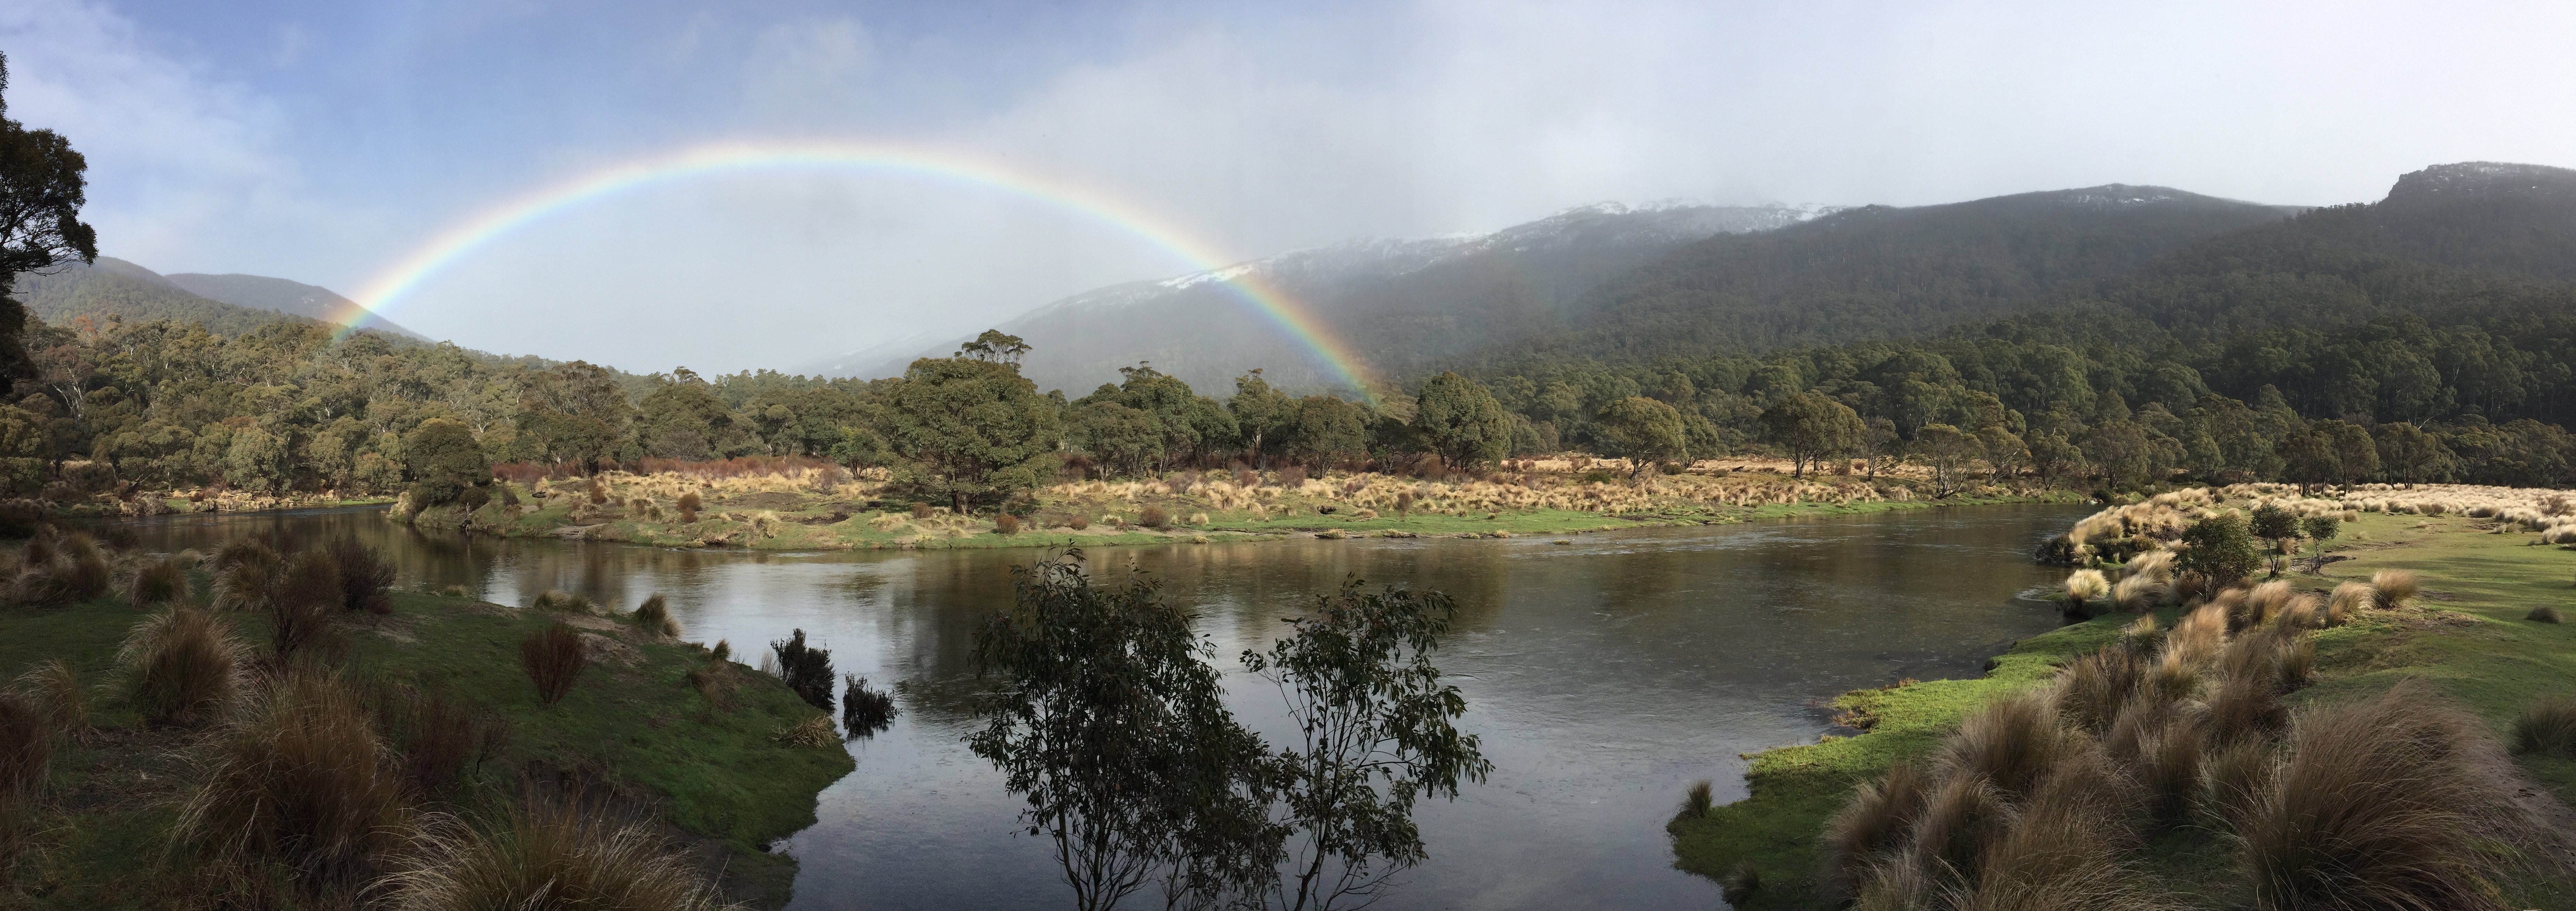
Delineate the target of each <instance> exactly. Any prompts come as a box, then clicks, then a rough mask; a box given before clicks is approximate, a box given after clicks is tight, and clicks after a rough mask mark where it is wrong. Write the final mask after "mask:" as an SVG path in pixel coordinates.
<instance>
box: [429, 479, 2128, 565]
mask: <svg viewBox="0 0 2576 911" xmlns="http://www.w3.org/2000/svg"><path fill="white" fill-rule="evenodd" d="M1513 464H1515V465H1516V466H1519V463H1513ZM1578 464H1580V463H1576V462H1564V461H1561V462H1558V463H1537V462H1533V463H1529V465H1528V466H1522V467H1524V469H1525V470H1518V471H1498V472H1490V473H1486V474H1483V475H1481V476H1477V477H1473V478H1470V477H1469V476H1466V475H1456V476H1452V477H1451V478H1449V479H1444V480H1423V479H1416V478H1410V477H1403V476H1396V475H1385V474H1376V473H1362V474H1348V473H1340V472H1335V473H1330V474H1326V475H1322V476H1319V477H1314V478H1307V477H1304V476H1302V474H1300V473H1297V472H1293V471H1292V472H1289V473H1286V474H1282V473H1279V472H1268V473H1255V472H1250V471H1240V472H1235V473H1233V474H1228V473H1225V472H1208V473H1205V474H1201V473H1198V472H1174V473H1172V474H1171V475H1170V476H1168V477H1165V478H1161V479H1155V480H1142V481H1086V482H1076V483H1066V484H1058V485H1055V486H1053V487H1049V488H1046V489H1045V490H1042V491H1039V492H1038V496H1037V499H1036V504H1035V505H1036V508H1035V510H1034V511H1033V513H1032V514H1031V515H1028V516H1025V517H1016V518H1014V519H1013V520H1012V522H1011V523H1010V525H1011V526H1012V528H1010V529H1008V530H1005V529H1004V528H1003V527H1002V526H1001V525H999V524H998V523H997V521H996V519H997V518H998V517H996V516H959V515H952V514H951V513H950V511H949V510H948V509H947V507H944V506H937V507H934V506H929V505H926V504H924V505H919V506H917V507H911V506H907V505H905V504H897V503H890V502H888V501H886V500H885V499H883V498H884V497H885V496H886V495H887V493H886V491H885V485H884V483H883V482H882V481H881V480H871V479H869V478H866V477H851V476H847V475H846V473H839V474H835V473H834V472H835V471H837V469H811V468H805V469H788V470H784V471H778V472H773V473H769V474H763V475H735V476H727V477H699V476H694V475H688V474H683V473H676V472H663V473H658V474H651V475H636V474H626V473H621V472H609V473H606V474H603V475H601V476H599V477H598V478H596V479H586V480H577V481H575V480H565V481H554V480H540V481H537V482H536V483H535V485H534V487H533V488H531V487H527V486H521V485H518V484H515V483H514V484H512V485H511V487H510V491H511V495H510V496H508V497H496V498H495V499H494V500H493V501H492V502H489V503H486V504H485V505H484V506H482V507H481V508H479V509H477V510H475V511H474V512H472V513H471V514H468V513H467V512H465V511H464V509H463V507H461V506H450V507H444V508H440V509H432V510H427V511H424V512H423V513H422V514H420V515H419V516H417V517H414V518H413V521H416V522H419V523H421V524H424V525H430V526H438V527H453V528H464V529H468V530H473V531H480V532H486V533H492V534H499V535H504V536H516V537H537V536H545V535H564V536H578V537H583V538H588V539H592V540H604V541H624V542H632V543H638V544H649V545H656V546H683V547H707V546H730V547H749V548H757V549H763V550H847V549H878V548H920V549H929V548H965V547H1061V546H1067V545H1077V546H1084V547H1098V546H1109V545H1129V544H1134V545H1147V544H1173V543H1192V542H1197V543H1205V542H1209V541H1221V540H1256V539H1265V538H1283V537H1292V536H1295V537H1306V536H1317V537H1325V538H1336V537H1422V536H1438V537H1514V536H1525V535H1553V534H1571V533H1578V532H1586V531H1598V530H1605V529H1611V528H1627V527H1633V526H1637V525H1699V524H1712V523H1724V522H1740V521H1745V520H1748V519H1757V518H1779V517H1785V516H1798V515H1846V514H1852V513H1862V512H1876V511H1880V510H1887V509H1902V508H1919V507H1925V506H1936V505H1938V506H1955V505H1976V504H1987V503H2007V502H2075V501H2078V500H2080V499H2081V497H2080V496H2079V495H2076V494H2073V493H2069V492H2065V491H2053V490H2048V489H2045V488H2038V487H2027V486H1989V487H1984V488H1980V489H1978V490H1975V491H1971V492H1969V493H1966V494H1962V495H1957V496H1952V497H1947V498H1942V499H1937V500H1935V499H1931V498H1928V497H1927V496H1925V495H1923V494H1921V493H1919V492H1918V490H1917V487H1918V485H1919V483H1920V482H1919V481H1916V480H1911V479H1900V478H1880V479H1878V480H1876V481H1872V480H1869V479H1866V478H1861V477H1856V476H1850V475H1841V476H1836V475H1813V476H1810V477H1807V478H1792V477H1788V476H1785V475H1780V474H1774V473H1770V472H1766V471H1753V470H1737V469H1736V468H1734V467H1733V466H1728V467H1725V468H1723V469H1721V468H1716V467H1707V468H1700V469H1693V470H1692V471H1690V472H1686V473H1683V474H1678V475H1664V474H1659V473H1652V472H1650V473H1647V474H1645V475H1643V476H1641V477H1637V478H1633V479H1632V478H1630V477H1628V476H1627V475H1626V474H1625V473H1624V472H1606V471H1601V470H1598V469H1590V468H1586V469H1585V470H1576V467H1577V465H1578ZM1542 465H1554V466H1556V467H1555V468H1553V469H1549V468H1542V467H1537V466H1542ZM593 480H595V481H596V486H595V487H594V486H593ZM689 498H694V499H689ZM514 501H515V502H514ZM393 515H394V517H395V518H397V519H399V518H402V517H403V513H402V512H401V511H400V510H397V511H396V512H395V513H394V514H393Z"/></svg>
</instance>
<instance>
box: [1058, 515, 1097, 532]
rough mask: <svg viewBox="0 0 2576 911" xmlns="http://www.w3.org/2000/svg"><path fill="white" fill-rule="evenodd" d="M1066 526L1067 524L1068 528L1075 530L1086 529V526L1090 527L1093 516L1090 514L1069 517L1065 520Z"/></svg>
mask: <svg viewBox="0 0 2576 911" xmlns="http://www.w3.org/2000/svg"><path fill="white" fill-rule="evenodd" d="M1064 526H1065V527H1066V528H1070V529H1073V530H1075V531H1081V530H1083V529H1086V528H1090V527H1091V517H1090V516H1075V517H1073V518H1071V519H1067V520H1065V523H1064Z"/></svg>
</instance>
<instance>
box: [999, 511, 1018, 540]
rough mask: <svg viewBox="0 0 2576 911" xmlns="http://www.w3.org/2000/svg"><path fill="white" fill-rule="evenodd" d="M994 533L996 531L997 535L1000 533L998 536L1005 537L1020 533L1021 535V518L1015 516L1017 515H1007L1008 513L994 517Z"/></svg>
mask: <svg viewBox="0 0 2576 911" xmlns="http://www.w3.org/2000/svg"><path fill="white" fill-rule="evenodd" d="M993 531H994V532H995V533H998V534H1005V535H1016V534H1019V533H1020V517H1018V516H1015V515H1012V514H1010V513H1007V512H1006V513H1001V514H999V515H996V516H994V517H993Z"/></svg>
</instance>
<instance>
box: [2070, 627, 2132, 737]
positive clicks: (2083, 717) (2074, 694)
mask: <svg viewBox="0 0 2576 911" xmlns="http://www.w3.org/2000/svg"><path fill="white" fill-rule="evenodd" d="M2147 671H2148V668H2147V666H2146V665H2145V662H2143V661H2142V660H2140V659H2139V657H2138V655H2137V654H2136V653H2135V652H2131V651H2130V650H2128V649H2126V648H2106V649H2098V650H2096V651H2094V652H2093V653H2091V654H2088V655H2085V656H2083V657H2081V658H2077V659H2075V660H2074V661H2070V662H2067V665H2066V669H2065V670H2063V671H2061V672H2059V673H2058V676H2057V689H2056V703H2057V705H2056V708H2057V714H2058V717H2059V718H2060V719H2061V720H2063V721H2064V722H2065V723H2067V724H2069V725H2071V726H2074V727H2078V728H2082V729H2084V730H2086V731H2090V732H2092V733H2094V734H2100V733H2102V732H2104V731H2107V730H2109V729H2110V727H2111V722H2112V721H2113V719H2115V718H2117V717H2118V716H2119V714H2120V709H2121V707H2122V706H2124V705H2126V704H2128V702H2129V694H2130V693H2131V692H2133V691H2135V690H2136V689H2137V688H2138V681H2140V680H2141V679H2144V678H2145V677H2146V675H2147Z"/></svg>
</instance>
